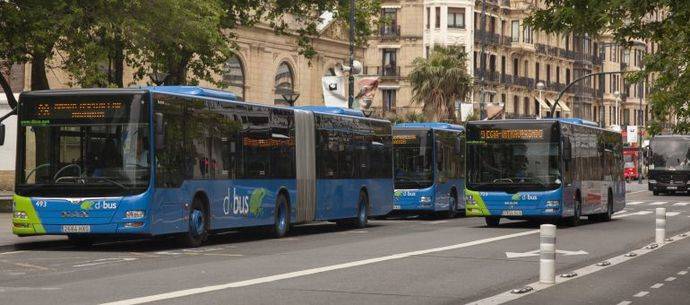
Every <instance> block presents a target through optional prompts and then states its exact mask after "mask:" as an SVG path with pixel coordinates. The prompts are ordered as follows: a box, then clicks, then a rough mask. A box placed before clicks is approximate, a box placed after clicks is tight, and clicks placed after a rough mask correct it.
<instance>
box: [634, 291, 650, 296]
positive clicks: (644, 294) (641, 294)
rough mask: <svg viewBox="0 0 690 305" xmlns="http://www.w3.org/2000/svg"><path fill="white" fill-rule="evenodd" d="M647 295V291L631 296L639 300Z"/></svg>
mask: <svg viewBox="0 0 690 305" xmlns="http://www.w3.org/2000/svg"><path fill="white" fill-rule="evenodd" d="M648 294H649V291H640V292H638V293H636V294H634V295H633V296H634V297H636V298H641V297H643V296H646V295H648Z"/></svg>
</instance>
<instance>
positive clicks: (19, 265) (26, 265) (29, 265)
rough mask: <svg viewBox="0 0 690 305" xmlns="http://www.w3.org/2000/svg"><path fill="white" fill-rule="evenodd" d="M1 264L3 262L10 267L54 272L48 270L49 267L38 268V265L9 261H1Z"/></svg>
mask: <svg viewBox="0 0 690 305" xmlns="http://www.w3.org/2000/svg"><path fill="white" fill-rule="evenodd" d="M0 262H3V263H5V264H10V265H15V266H17V267H24V268H32V269H38V270H43V271H47V270H52V269H50V268H47V267H43V266H38V265H34V264H29V263H15V262H10V261H7V260H0Z"/></svg>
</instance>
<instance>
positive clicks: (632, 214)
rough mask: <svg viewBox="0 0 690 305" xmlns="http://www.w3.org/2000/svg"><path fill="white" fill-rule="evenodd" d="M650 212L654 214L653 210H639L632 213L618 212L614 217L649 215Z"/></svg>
mask: <svg viewBox="0 0 690 305" xmlns="http://www.w3.org/2000/svg"><path fill="white" fill-rule="evenodd" d="M649 214H652V211H639V212H632V213H627V214H616V215H613V217H612V218H625V217H630V216H638V215H649Z"/></svg>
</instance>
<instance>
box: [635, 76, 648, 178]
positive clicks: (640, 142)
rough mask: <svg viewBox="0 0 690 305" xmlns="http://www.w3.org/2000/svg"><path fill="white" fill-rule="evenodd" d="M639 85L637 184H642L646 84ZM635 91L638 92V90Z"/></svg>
mask: <svg viewBox="0 0 690 305" xmlns="http://www.w3.org/2000/svg"><path fill="white" fill-rule="evenodd" d="M639 85H642V94H638V97H639V98H640V110H639V112H638V113H637V184H642V160H643V159H642V117H643V116H642V113H643V110H642V99H643V98H644V95H645V94H644V90H645V85H646V84H644V83H640V84H639ZM638 88H639V86H638ZM637 93H640V92H639V91H638V92H637Z"/></svg>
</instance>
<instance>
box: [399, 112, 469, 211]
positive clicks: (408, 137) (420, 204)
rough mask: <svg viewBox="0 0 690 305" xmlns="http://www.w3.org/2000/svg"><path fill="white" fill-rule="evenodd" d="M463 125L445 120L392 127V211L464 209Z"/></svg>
mask: <svg viewBox="0 0 690 305" xmlns="http://www.w3.org/2000/svg"><path fill="white" fill-rule="evenodd" d="M464 152H465V129H464V128H463V127H462V126H459V125H453V124H446V123H401V124H397V125H395V126H394V127H393V162H394V177H395V197H394V207H393V209H394V212H395V213H414V214H421V213H437V212H443V213H446V215H447V216H448V217H454V216H455V215H456V213H457V212H458V211H461V212H464V209H465V207H464V196H463V190H464V189H465V185H464V177H463V176H464V173H465V168H464V165H465V154H464Z"/></svg>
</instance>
